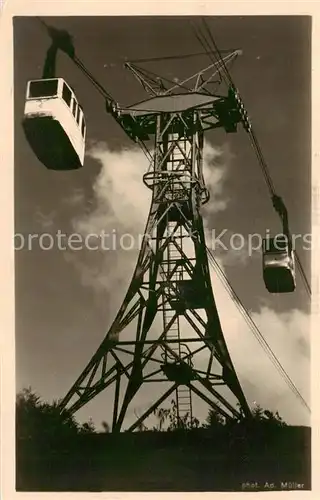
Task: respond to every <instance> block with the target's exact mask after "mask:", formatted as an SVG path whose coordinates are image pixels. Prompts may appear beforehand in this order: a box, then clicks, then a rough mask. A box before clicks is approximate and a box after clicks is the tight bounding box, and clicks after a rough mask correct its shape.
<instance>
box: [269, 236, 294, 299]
mask: <svg viewBox="0 0 320 500" xmlns="http://www.w3.org/2000/svg"><path fill="white" fill-rule="evenodd" d="M263 279H264V282H265V285H266V288H267V290H268V291H269V292H270V293H289V292H293V291H294V290H295V288H296V279H295V264H294V252H293V250H292V248H291V245H290V242H289V241H288V238H287V237H286V236H285V235H278V236H277V237H276V238H268V239H265V240H263Z"/></svg>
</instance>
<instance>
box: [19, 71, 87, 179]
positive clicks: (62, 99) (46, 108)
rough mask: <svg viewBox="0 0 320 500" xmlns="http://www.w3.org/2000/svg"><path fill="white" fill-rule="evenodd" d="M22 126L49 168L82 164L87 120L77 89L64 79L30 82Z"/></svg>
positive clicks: (57, 168)
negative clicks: (77, 95)
mask: <svg viewBox="0 0 320 500" xmlns="http://www.w3.org/2000/svg"><path fill="white" fill-rule="evenodd" d="M23 128H24V131H25V134H26V137H27V140H28V142H29V144H30V146H31V148H32V149H33V151H34V153H35V155H36V156H37V157H38V159H39V160H40V161H41V162H42V163H43V164H44V165H45V166H46V167H47V168H49V169H54V170H71V169H77V168H80V167H82V166H83V162H84V151H85V134H86V124H85V119H84V115H83V111H82V108H81V106H80V105H79V103H78V101H77V99H76V97H75V94H74V92H73V91H72V90H71V88H70V87H69V86H68V85H67V83H66V82H65V81H64V80H63V79H62V78H46V79H41V80H31V81H29V82H28V85H27V94H26V103H25V109H24V119H23Z"/></svg>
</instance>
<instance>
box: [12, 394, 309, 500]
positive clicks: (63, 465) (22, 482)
mask: <svg viewBox="0 0 320 500" xmlns="http://www.w3.org/2000/svg"><path fill="white" fill-rule="evenodd" d="M135 413H136V412H135ZM136 416H137V415H136ZM154 416H155V417H156V424H155V425H154V426H153V427H152V428H151V429H148V428H147V427H146V425H145V424H141V425H140V426H139V428H138V429H137V431H136V432H133V433H131V432H123V433H118V434H115V433H112V432H111V426H110V425H109V423H108V422H106V421H103V422H101V426H102V430H101V431H98V430H97V429H96V428H95V426H94V423H93V421H92V420H91V419H89V421H88V422H85V423H82V424H80V423H79V422H77V420H76V419H75V417H74V416H73V415H72V414H71V413H70V412H69V411H68V410H64V411H62V412H61V410H60V408H59V401H53V403H51V404H50V403H47V402H43V401H42V400H41V398H40V396H38V395H37V394H36V393H35V392H34V391H33V390H32V389H31V388H28V389H24V390H23V391H21V392H20V393H19V394H18V395H17V398H16V488H17V490H18V491H241V490H243V488H244V486H243V485H244V484H246V482H248V481H252V482H256V483H257V484H258V485H259V486H260V487H261V488H260V489H262V490H265V487H264V484H265V482H266V481H270V480H271V479H272V480H273V482H274V485H275V486H274V487H273V489H283V488H282V486H281V482H283V481H287V482H288V481H289V483H290V485H293V484H301V485H302V484H304V486H303V489H310V487H311V477H310V469H311V467H310V455H311V453H310V429H309V428H307V427H300V428H299V427H293V426H289V425H287V424H286V423H285V422H284V421H283V420H282V418H281V417H280V415H279V414H278V413H277V412H272V411H270V410H265V409H263V408H261V407H260V406H258V405H256V406H255V407H254V408H253V409H252V419H251V420H250V421H248V420H232V421H226V420H225V418H224V417H222V416H221V415H220V413H219V412H218V411H217V410H215V409H210V410H209V412H208V415H207V418H206V419H205V421H204V422H202V423H200V421H199V420H198V419H196V418H191V419H190V418H188V415H186V416H184V417H182V418H178V412H177V405H176V402H175V401H174V400H172V401H171V407H169V408H164V407H163V408H158V409H157V410H155V411H154ZM137 418H138V417H137ZM290 481H291V482H290ZM289 483H288V484H289ZM283 484H285V483H283ZM277 486H278V487H279V488H277Z"/></svg>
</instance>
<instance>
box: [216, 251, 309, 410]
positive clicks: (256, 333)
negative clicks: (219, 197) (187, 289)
mask: <svg viewBox="0 0 320 500" xmlns="http://www.w3.org/2000/svg"><path fill="white" fill-rule="evenodd" d="M207 254H208V257H209V261H210V264H211V265H212V267H213V268H214V270H215V271H216V273H217V275H218V277H219V279H220V281H221V282H222V284H223V286H224V287H225V289H226V290H227V292H228V293H229V295H230V297H231V299H232V301H233V302H234V303H235V305H236V306H237V308H238V310H239V311H240V313H241V315H242V316H243V318H244V319H245V321H246V323H247V324H248V326H249V327H250V329H251V331H252V333H253V334H254V336H255V338H256V339H257V341H258V342H259V344H260V345H261V347H262V348H263V349H264V351H265V353H266V354H267V356H268V357H269V359H270V360H271V362H272V363H273V365H274V366H275V368H276V369H277V370H278V372H279V373H280V375H281V377H282V378H283V380H284V381H285V382H286V384H287V385H288V387H289V389H290V390H291V391H292V392H293V394H294V395H295V396H296V397H297V398H298V399H299V400H300V402H301V403H302V404H303V405H304V406H305V408H307V410H308V411H309V412H310V411H311V410H310V407H309V406H308V404H307V402H306V401H305V399H304V398H303V396H302V395H301V393H300V392H299V390H298V389H297V387H296V386H295V384H294V382H293V381H292V380H291V378H290V377H289V375H288V374H287V372H286V371H285V369H284V368H283V366H282V365H281V363H280V361H279V360H278V358H277V357H276V355H275V354H274V352H273V351H272V349H271V347H270V346H269V344H268V343H267V341H266V340H265V338H264V337H263V335H262V333H261V332H260V330H259V328H258V327H257V325H256V324H255V322H254V321H253V319H252V318H251V316H250V314H249V313H248V311H247V309H246V308H245V307H244V305H243V304H242V302H241V301H240V298H239V296H238V295H237V294H236V292H235V290H234V289H233V287H232V285H231V284H230V282H229V280H228V278H227V276H226V274H225V273H224V271H223V270H222V269H221V267H220V266H219V264H218V262H217V260H216V259H215V257H214V255H213V253H212V251H211V250H210V249H209V248H208V247H207Z"/></svg>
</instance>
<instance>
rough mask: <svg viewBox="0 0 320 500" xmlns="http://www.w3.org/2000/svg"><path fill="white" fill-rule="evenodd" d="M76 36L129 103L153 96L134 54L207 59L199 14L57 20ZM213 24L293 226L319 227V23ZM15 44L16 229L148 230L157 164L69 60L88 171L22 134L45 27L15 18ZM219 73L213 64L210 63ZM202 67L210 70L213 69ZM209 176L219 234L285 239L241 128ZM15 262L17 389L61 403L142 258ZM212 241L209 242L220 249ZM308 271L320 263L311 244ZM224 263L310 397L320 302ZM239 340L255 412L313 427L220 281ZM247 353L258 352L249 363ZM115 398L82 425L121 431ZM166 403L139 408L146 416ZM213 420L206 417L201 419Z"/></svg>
mask: <svg viewBox="0 0 320 500" xmlns="http://www.w3.org/2000/svg"><path fill="white" fill-rule="evenodd" d="M47 21H48V22H50V24H52V25H53V26H55V27H57V28H64V29H67V30H68V31H69V32H70V33H71V34H72V35H73V37H74V44H75V47H76V53H77V55H78V57H79V58H80V59H81V60H82V61H83V62H84V63H85V64H86V65H87V67H88V69H89V70H90V71H91V72H92V73H93V74H94V75H95V77H96V78H97V79H98V80H99V81H100V82H101V83H102V84H103V85H104V86H105V87H106V88H107V89H108V91H109V92H110V93H111V94H112V95H113V96H114V98H115V99H116V100H117V101H119V102H120V103H121V104H124V105H129V104H131V103H134V102H137V101H139V100H141V99H143V98H144V92H143V90H142V89H141V87H140V86H139V84H138V83H137V82H136V81H135V79H134V78H133V76H132V75H131V74H130V73H129V72H128V71H125V70H124V69H123V68H122V67H121V64H122V62H123V61H124V60H125V59H126V58H127V59H129V60H130V59H135V58H144V57H146V58H147V57H158V56H162V55H164V56H165V55H171V54H172V55H179V54H186V53H193V52H199V51H201V50H202V48H201V46H199V42H198V41H197V39H196V38H195V36H194V34H193V32H192V29H191V26H190V22H189V19H187V18H180V19H179V18H142V17H138V18H133V17H130V18H129V17H128V18H126V17H124V18H107V17H100V18H96V17H94V18H86V17H84V18H80V17H68V18H67V17H65V18H64V17H61V18H50V19H47ZM208 22H209V24H210V27H211V29H212V32H213V34H214V36H215V38H216V40H217V42H218V45H219V46H220V47H221V48H241V49H242V50H243V55H242V56H241V57H240V58H238V59H237V60H236V62H235V64H234V65H233V67H232V75H233V77H234V80H235V82H236V84H237V86H238V88H239V89H240V92H241V94H242V96H243V100H244V102H245V104H246V107H247V109H248V112H249V114H250V116H251V118H252V121H253V124H254V127H255V130H256V133H257V136H258V139H259V142H260V144H261V147H262V150H263V152H264V155H265V158H266V160H267V162H268V165H269V169H270V172H271V175H272V178H273V181H274V184H275V187H276V191H277V192H278V193H279V194H280V195H281V196H282V197H283V199H284V200H285V203H286V205H287V208H288V211H289V217H290V219H289V221H290V227H291V231H292V232H293V233H295V234H301V235H303V234H307V233H309V232H310V213H311V209H310V184H311V168H310V160H311V151H310V115H311V113H310V31H311V21H310V18H307V17H278V18H276V17H228V18H225V17H216V18H210V19H209V21H208ZM14 38H15V46H14V50H15V231H16V233H19V234H23V235H24V236H25V237H27V235H28V234H42V233H49V234H51V235H55V234H56V233H57V231H61V232H62V233H65V234H71V233H73V232H78V233H81V234H83V235H85V234H88V233H89V232H98V231H101V230H102V229H104V230H105V232H106V233H110V234H111V233H112V231H116V232H117V233H118V234H121V233H124V232H135V233H136V232H140V231H141V232H143V229H144V225H145V221H146V218H147V214H148V208H149V203H150V192H149V191H148V189H147V188H146V187H145V186H144V185H143V183H142V175H143V173H144V172H145V170H146V168H147V167H148V163H147V161H146V158H145V156H144V155H143V153H142V152H141V151H139V150H137V149H136V148H135V147H134V146H133V144H132V143H130V141H129V139H127V138H126V136H125V135H124V132H123V131H122V130H121V128H120V127H119V126H118V125H117V123H115V122H114V121H113V119H112V117H111V116H109V115H107V114H106V112H105V109H104V102H103V99H102V98H101V96H100V95H99V94H98V93H97V92H96V90H95V89H94V87H92V86H91V84H90V83H89V81H88V80H87V79H86V78H85V76H84V75H83V74H82V73H81V72H80V71H79V70H78V69H77V68H76V67H75V66H74V65H73V64H72V63H71V61H70V60H69V59H68V58H67V57H66V56H64V55H63V54H60V55H59V57H58V64H57V76H62V77H64V78H65V79H66V80H67V81H68V83H69V84H70V85H71V86H72V87H73V88H74V89H75V91H76V94H77V97H78V100H79V101H80V102H81V104H82V106H83V108H84V113H85V116H86V121H87V154H86V159H85V165H84V167H83V169H81V170H79V171H76V172H54V171H48V170H46V169H45V167H44V166H43V165H41V164H40V163H39V161H38V160H37V158H36V157H35V156H34V154H33V153H32V151H31V149H30V147H29V145H28V143H27V141H26V139H25V137H24V134H23V130H22V127H21V119H22V117H23V107H24V96H25V89H26V83H27V81H28V80H29V79H34V78H40V77H41V73H42V65H43V62H44V58H45V53H46V50H47V47H48V44H49V39H48V37H47V35H46V33H45V31H44V30H43V28H42V26H41V25H40V23H39V21H37V20H36V19H35V18H16V19H15V23H14ZM209 62H210V61H209ZM205 64H208V61H207V60H206V59H204V58H199V59H195V60H192V59H188V60H184V61H183V62H179V61H174V62H170V64H169V63H168V62H167V63H166V64H164V63H159V64H158V65H156V66H155V65H153V66H152V65H150V66H149V67H150V69H152V70H154V69H156V70H157V71H158V72H159V73H161V72H162V73H166V74H168V75H169V76H170V78H176V77H177V78H181V77H184V76H187V75H188V74H192V73H193V72H194V71H196V70H198V69H200V68H201V67H203V66H204V65H205ZM199 65H200V66H199ZM205 160H206V161H205V174H206V181H207V184H208V187H209V189H210V192H211V201H210V202H209V204H208V205H207V207H206V209H205V211H204V218H205V225H206V228H207V234H210V233H211V232H212V231H213V230H215V231H216V233H217V234H219V232H220V231H222V230H224V229H226V230H227V238H230V236H231V235H232V234H234V233H241V234H242V235H244V236H245V237H247V236H248V235H249V234H252V233H256V232H257V233H260V234H264V233H265V232H266V230H267V229H269V230H270V231H271V232H279V230H280V229H281V227H280V224H279V220H278V218H277V216H276V214H275V212H274V211H273V209H272V205H271V201H270V198H269V196H268V191H267V189H266V186H265V184H264V180H263V177H262V174H261V171H260V169H259V166H258V163H257V160H256V158H255V155H254V152H253V150H252V149H251V146H250V143H249V140H248V137H246V134H245V132H244V131H243V130H240V131H239V133H238V134H230V135H226V134H225V133H224V132H223V131H211V132H209V133H208V134H207V136H206V146H205ZM36 241H37V240H36V239H35V240H34V243H33V245H32V249H31V250H27V249H26V248H25V249H23V250H19V251H17V252H16V384H17V389H21V388H22V387H26V386H31V387H33V388H34V389H35V390H36V391H37V392H38V393H39V394H40V395H41V396H42V397H43V398H44V399H46V400H49V401H50V400H52V399H53V398H60V397H63V396H64V395H65V394H66V392H67V391H68V390H69V389H70V387H71V385H72V384H73V383H74V382H75V380H76V378H77V377H78V375H79V374H80V373H81V371H82V370H83V368H84V367H85V366H86V364H87V362H88V361H89V359H90V358H91V356H92V354H93V353H94V352H95V350H96V349H97V347H98V346H99V344H100V342H101V341H102V339H103V338H104V336H105V334H106V332H107V330H108V327H109V326H110V324H111V322H112V321H113V319H114V316H115V314H116V313H117V310H118V307H119V306H120V304H121V301H122V299H123V297H124V294H125V292H126V290H127V287H128V285H129V282H130V278H131V275H132V272H133V270H134V266H135V262H136V259H137V250H136V249H133V250H131V251H120V250H117V251H105V252H102V251H86V250H81V251H71V250H70V249H69V250H66V251H60V250H59V249H57V248H54V249H52V250H50V251H49V250H48V251H43V250H41V249H40V248H39V245H37V243H36ZM209 243H210V242H209ZM297 248H298V252H299V255H300V258H301V261H302V263H303V265H304V268H305V270H306V272H307V273H309V271H310V252H309V251H308V250H304V249H303V248H302V246H301V244H300V245H299V243H298V245H297ZM217 256H218V257H219V261H220V262H221V264H222V265H223V268H224V270H225V272H226V274H227V276H228V279H229V280H230V281H231V283H232V285H233V287H234V289H235V291H236V292H237V294H238V295H239V296H240V298H241V300H242V302H243V304H244V305H245V306H246V307H247V308H248V310H249V311H250V313H251V314H252V317H253V319H254V321H255V322H256V324H257V325H258V326H259V328H260V329H261V332H262V334H263V335H264V337H265V338H266V340H267V341H268V343H269V345H270V346H271V348H272V349H273V351H274V352H275V354H276V355H277V357H278V359H279V360H280V362H281V363H282V365H283V366H284V368H285V369H286V371H287V372H288V374H289V376H290V377H291V378H292V380H293V382H294V383H295V384H296V386H297V387H298V389H299V390H300V392H301V393H302V395H303V396H304V398H305V399H306V400H307V402H309V332H308V317H309V302H308V297H307V295H306V292H305V290H304V288H303V285H302V283H301V280H300V276H297V290H296V292H295V293H293V294H288V295H281V296H274V295H270V294H269V293H268V292H267V291H266V289H265V287H264V283H263V279H262V272H261V271H262V264H261V254H260V253H259V252H258V251H257V252H254V253H253V255H252V256H251V257H249V256H248V254H247V252H246V251H242V252H230V251H229V252H224V251H219V253H218V255H217ZM211 279H212V284H213V289H214V293H215V296H216V301H217V305H218V310H219V313H220V317H221V322H222V327H223V330H224V333H225V338H226V341H227V344H228V347H229V350H230V354H231V356H232V359H233V361H234V364H235V367H236V369H237V372H238V376H239V378H240V381H241V383H242V385H243V389H244V392H245V395H246V397H247V399H248V402H249V404H250V405H253V404H254V402H256V403H258V404H261V405H262V406H264V407H268V408H270V409H273V410H278V411H279V413H280V414H281V415H282V416H283V417H284V418H285V419H286V420H287V421H288V422H290V423H297V424H306V423H308V412H307V411H306V409H305V408H304V407H303V406H302V405H301V403H300V402H299V401H298V400H297V399H296V397H295V396H294V395H293V394H292V393H291V392H290V391H289V390H288V388H287V386H286V385H285V383H284V382H283V381H282V379H281V378H280V377H279V375H278V374H277V372H276V370H275V368H274V367H273V365H272V364H271V363H270V361H268V358H267V356H266V354H265V353H264V351H263V350H262V349H261V348H260V347H259V345H258V343H257V342H256V340H254V338H253V335H252V332H251V331H250V329H249V328H248V326H247V325H246V323H245V322H244V320H243V319H242V317H241V315H240V314H239V312H238V311H237V309H236V307H235V306H234V304H233V303H232V301H231V300H230V298H229V296H228V295H227V293H226V292H225V290H224V288H223V287H222V285H221V283H220V282H219V279H218V278H217V277H216V275H215V274H214V272H213V271H212V276H211ZM248 354H249V355H248ZM109 401H110V395H109V393H108V392H107V391H106V392H105V393H101V394H100V395H99V396H98V397H97V398H96V399H94V400H93V401H92V402H90V403H89V404H88V405H87V406H85V407H84V408H82V409H81V410H80V411H79V412H78V413H77V417H78V418H79V419H80V420H82V419H87V418H88V417H90V416H91V417H92V418H93V419H94V421H95V422H96V423H97V424H99V423H100V422H101V421H102V420H108V419H109V420H110V412H111V411H112V409H111V407H110V404H108V402H109ZM150 401H151V402H152V399H150V394H146V395H143V396H141V398H140V399H139V397H138V396H137V400H136V402H135V406H134V410H135V411H136V413H140V412H142V411H143V408H145V406H146V405H147V404H148V403H150ZM200 416H202V414H201V415H200Z"/></svg>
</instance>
